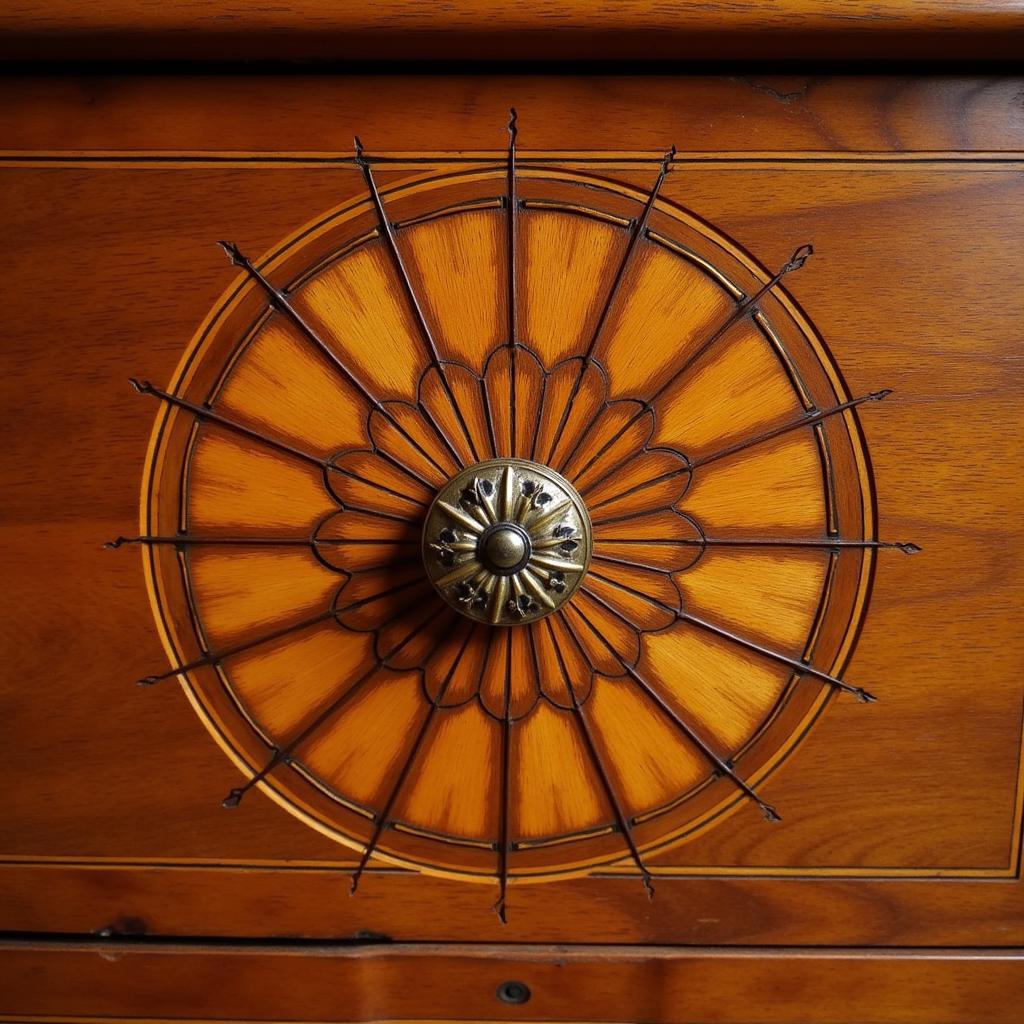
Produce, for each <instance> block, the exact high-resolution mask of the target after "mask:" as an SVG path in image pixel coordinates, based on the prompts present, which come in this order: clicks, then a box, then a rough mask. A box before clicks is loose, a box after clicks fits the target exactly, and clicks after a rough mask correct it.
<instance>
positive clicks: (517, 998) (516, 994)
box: [496, 981, 530, 1006]
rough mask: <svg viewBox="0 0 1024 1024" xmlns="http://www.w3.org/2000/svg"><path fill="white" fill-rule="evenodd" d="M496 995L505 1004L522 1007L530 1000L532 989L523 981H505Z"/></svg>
mask: <svg viewBox="0 0 1024 1024" xmlns="http://www.w3.org/2000/svg"><path fill="white" fill-rule="evenodd" d="M496 995H497V997H498V998H499V999H500V1000H501V1001H502V1002H503V1003H511V1004H512V1005H513V1006H521V1005H522V1004H523V1003H525V1002H526V1001H527V1000H528V999H529V998H530V989H529V987H528V986H526V985H524V984H523V983H522V982H521V981H503V982H502V983H501V984H500V985H499V986H498V991H497V993H496Z"/></svg>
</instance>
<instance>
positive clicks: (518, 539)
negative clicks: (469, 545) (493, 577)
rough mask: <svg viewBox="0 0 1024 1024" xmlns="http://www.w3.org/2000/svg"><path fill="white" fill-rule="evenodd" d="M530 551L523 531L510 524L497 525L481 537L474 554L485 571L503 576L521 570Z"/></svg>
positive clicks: (527, 538) (527, 535)
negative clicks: (488, 570)
mask: <svg viewBox="0 0 1024 1024" xmlns="http://www.w3.org/2000/svg"><path fill="white" fill-rule="evenodd" d="M531 550H532V547H531V544H530V537H529V534H527V533H526V531H525V530H523V529H522V528H521V527H519V526H514V525H513V524H512V523H497V524H495V525H494V526H492V527H491V528H490V529H489V530H487V531H486V532H484V533H483V534H482V535H481V537H480V541H479V543H478V544H477V549H476V554H477V558H478V559H479V560H480V563H481V564H482V565H483V566H484V567H485V568H486V569H490V571H491V572H493V573H496V574H497V575H499V576H505V575H511V574H512V573H514V572H516V571H518V570H519V569H521V568H522V566H523V565H525V564H526V562H527V561H528V560H529V557H530V552H531Z"/></svg>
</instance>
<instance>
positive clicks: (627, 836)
mask: <svg viewBox="0 0 1024 1024" xmlns="http://www.w3.org/2000/svg"><path fill="white" fill-rule="evenodd" d="M560 614H561V613H560ZM563 623H564V625H565V630H566V632H567V633H568V634H569V636H570V637H572V641H573V643H574V644H575V645H576V649H577V650H578V651H579V652H580V657H582V658H583V660H584V661H585V662H586V663H587V664H590V667H591V672H593V671H594V670H595V669H594V666H593V664H591V662H590V658H588V657H587V652H586V651H585V650H584V649H583V645H582V644H581V643H580V641H579V637H577V636H576V631H575V630H574V629H573V628H572V626H571V625H570V623H569V622H568V621H566V620H565V617H564V616H563ZM546 624H547V627H548V633H549V635H550V637H551V645H552V647H554V649H555V657H556V658H557V659H558V667H559V670H560V671H561V673H562V678H563V679H564V680H565V688H566V689H567V690H568V691H569V700H570V702H571V703H572V710H573V715H574V717H575V719H576V724H577V725H578V726H579V730H580V734H581V735H582V737H583V742H584V744H585V746H586V748H587V753H588V754H589V755H590V760H591V761H592V762H593V765H594V768H595V769H596V771H597V774H598V777H599V778H600V780H601V786H602V788H603V789H604V792H605V797H606V798H607V800H608V804H609V806H610V807H611V809H612V814H613V815H614V817H615V821H616V823H617V824H618V826H619V831H620V832H621V833H622V838H623V840H624V841H625V843H626V847H627V848H628V850H629V854H630V856H631V857H632V858H633V863H634V864H636V866H637V869H638V870H639V871H640V881H641V883H642V884H643V887H644V888H645V889H646V890H647V898H648V899H654V885H653V883H652V881H651V873H650V872H649V871H648V870H647V865H646V864H645V863H644V859H643V857H642V856H641V854H640V848H639V847H638V846H637V844H636V839H635V838H634V836H633V828H632V826H631V824H630V821H629V818H628V817H627V816H626V813H625V811H623V809H622V803H621V802H620V800H619V796H618V794H617V793H616V791H615V787H614V785H613V784H612V780H611V776H610V775H609V774H608V771H607V769H606V768H605V765H604V762H603V761H602V760H601V754H600V752H599V751H598V749H597V744H596V743H595V742H594V737H593V735H592V733H591V731H590V726H589V724H588V723H587V718H586V714H585V713H584V711H583V706H582V705H581V704H580V701H579V698H578V697H577V696H576V691H575V690H574V689H573V688H572V684H571V683H570V682H569V673H568V670H567V669H566V666H565V661H564V660H563V658H562V651H561V648H560V647H559V646H558V643H557V642H556V640H555V633H554V630H553V629H552V628H551V621H550V619H549V620H546Z"/></svg>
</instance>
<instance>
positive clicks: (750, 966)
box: [0, 942, 1024, 1024]
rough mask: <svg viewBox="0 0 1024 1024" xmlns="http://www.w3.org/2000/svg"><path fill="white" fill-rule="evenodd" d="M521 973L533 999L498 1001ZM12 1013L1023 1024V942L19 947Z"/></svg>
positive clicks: (8, 968)
mask: <svg viewBox="0 0 1024 1024" xmlns="http://www.w3.org/2000/svg"><path fill="white" fill-rule="evenodd" d="M509 981H517V982H521V983H522V984H524V985H526V986H527V987H528V989H529V1000H528V1001H527V1002H526V1003H524V1004H522V1005H508V1004H505V1003H503V1002H501V1001H500V1000H499V999H498V998H497V997H496V992H497V990H498V988H499V986H501V985H502V984H503V983H505V982H509ZM0 982H2V984H3V988H4V989H5V996H4V999H3V1005H2V1006H0V1020H18V1021H20V1022H25V1021H36V1020H40V1021H42V1020H48V1021H54V1020H57V1021H63V1020H69V1019H72V1018H73V1019H74V1020H78V1021H81V1020H88V1021H97V1022H98V1021H105V1020H107V1019H109V1018H114V1017H116V1018H117V1019H118V1020H125V1019H128V1020H142V1019H145V1020H146V1021H149V1022H151V1024H155V1022H156V1021H157V1020H159V1019H162V1018H167V1019H173V1020H192V1021H208V1020H212V1019H223V1018H227V1017H230V1018H231V1019H232V1020H238V1021H241V1022H244V1021H255V1020H259V1021H280V1022H284V1021H288V1022H292V1021H295V1022H299V1021H302V1022H311V1024H312V1022H321V1024H322V1022H328V1021H331V1022H333V1021H339V1022H340V1021H384V1020H392V1019H403V1020H415V1021H430V1020H436V1019H452V1018H453V1017H455V1018H457V1019H459V1020H464V1021H465V1020H468V1021H506V1020H516V1021H539V1020H544V1021H566V1022H572V1021H591V1022H597V1021H601V1022H614V1021H636V1020H644V1021H652V1022H656V1024H707V1022H709V1021H714V1022H716V1024H848V1022H851V1021H856V1022H857V1024H937V1022H941V1024H978V1022H979V1021H985V1024H1018V1021H1019V1019H1020V1017H1019V1009H1020V1001H1021V999H1024V954H1022V953H1021V951H1019V950H1017V951H1006V952H1000V953H997V952H992V951H983V950H977V951H972V950H955V949H954V950H947V951H922V950H917V951H914V950H906V949H894V950H886V951H884V952H878V953H865V952H862V951H855V950H854V951H850V950H835V949H814V950H812V949H791V950H787V951H785V952H779V953H777V954H775V955H773V956H766V955H765V954H764V952H763V951H760V950H751V949H736V950H721V949H702V948H695V949H692V950H688V951H685V952H684V951H680V950H675V949H668V948H663V947H662V948H658V947H654V948H651V949H647V950H643V951H636V950H628V949H624V948H622V947H615V946H611V947H594V946H590V947H587V946H576V947H561V948H558V947H555V948H554V949H552V948H550V947H531V946H525V947H523V946H520V947H510V946H503V945H498V946H493V947H490V948H481V947H467V946H448V947H438V946H429V945H426V946H402V945H396V946H388V945H383V946H381V945H377V946H367V947H362V948H349V949H345V948H343V947H342V948H339V947H317V946H312V947H305V948H292V949H284V948H273V947H271V948H269V949H252V948H246V947H230V946H227V947H224V946H194V947H181V946H178V947H175V946H166V947H162V948H159V949H145V948H140V947H138V946H135V947H133V946H130V945H125V944H118V943H116V942H100V943H90V944H88V945H80V946H75V945H68V944H61V943H54V944H52V945H35V946H33V945H32V944H24V945H18V944H10V943H7V944H4V945H3V946H0Z"/></svg>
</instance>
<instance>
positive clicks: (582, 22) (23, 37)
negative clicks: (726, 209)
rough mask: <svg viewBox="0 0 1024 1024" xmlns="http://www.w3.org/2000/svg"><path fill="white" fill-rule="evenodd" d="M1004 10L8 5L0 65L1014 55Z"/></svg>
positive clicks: (807, 5) (41, 1)
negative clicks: (4, 61) (70, 60)
mask: <svg viewBox="0 0 1024 1024" xmlns="http://www.w3.org/2000/svg"><path fill="white" fill-rule="evenodd" d="M1022 32H1024V14H1022V12H1021V9H1020V6H1019V4H1017V3H1016V2H1014V0H871V2H867V3H862V2H858V0H832V2H829V0H785V2H783V3H776V4H772V5H770V6H769V5H765V4H763V3H758V2H757V0H740V2H733V3H703V2H700V0H672V2H670V3H662V4H654V3H651V2H650V0H628V2H625V3H618V4H614V5H610V4H600V3H595V2H593V0H543V2H541V3H536V4H531V5H529V6H527V7H524V6H523V5H521V4H516V3H513V2H511V0H504V2H502V3H499V4H494V3H489V2H486V0H459V2H457V3H454V4H437V3H431V4H424V3H416V2H415V0H385V2H377V3H370V2H366V0H363V2H360V3H353V4H337V3H332V2H331V0H293V2H290V3H286V4H278V5H274V6H257V7H254V6H252V5H248V4H244V3H238V2H225V0H221V2H218V3H213V4H203V3H196V2H189V0H179V2H175V3H160V2H157V0H146V2H142V3H139V2H135V3H131V2H128V0H105V2H104V3H101V4H90V5H87V6H85V7H83V6H82V5H81V4H77V3H74V2H73V0H32V2H26V3H17V4H11V5H9V6H8V7H7V9H6V10H5V12H4V13H3V15H2V16H0V56H2V57H5V58H11V57H14V58H18V59H25V58H33V57H35V58H43V59H64V58H67V57H74V58H77V59H83V58H84V59H123V58H124V57H125V56H130V57H133V58H140V57H147V58H148V57H163V58H179V59H180V58H186V59H194V58H197V57H198V58H213V59H218V60H225V59H229V60H230V59H234V60H238V59H271V60H281V59H296V58H299V59H352V58H355V59H361V60H366V59H376V60H380V59H384V60H388V59H410V58H411V59H419V60H450V59H463V60H465V59H470V60H478V59H494V58H498V59H512V60H531V59H542V60H556V61H565V60H568V59H576V60H579V59H618V60H623V59H625V60H634V59H635V60H651V59H680V58H691V59H692V58H697V59H703V60H708V59H722V58H725V59H737V60H751V59H753V60H757V59H769V58H780V57H783V58H794V57H797V58H805V59H807V58H809V59H812V60H821V59H830V58H836V57H846V58H849V57H855V58H859V59H867V60H876V59H879V58H897V59H900V60H904V61H906V60H908V59H914V58H935V57H950V58H954V59H970V58H974V59H978V58H980V59H998V58H1008V57H1013V56H1018V55H1019V45H1020V38H1021V33H1022Z"/></svg>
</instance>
